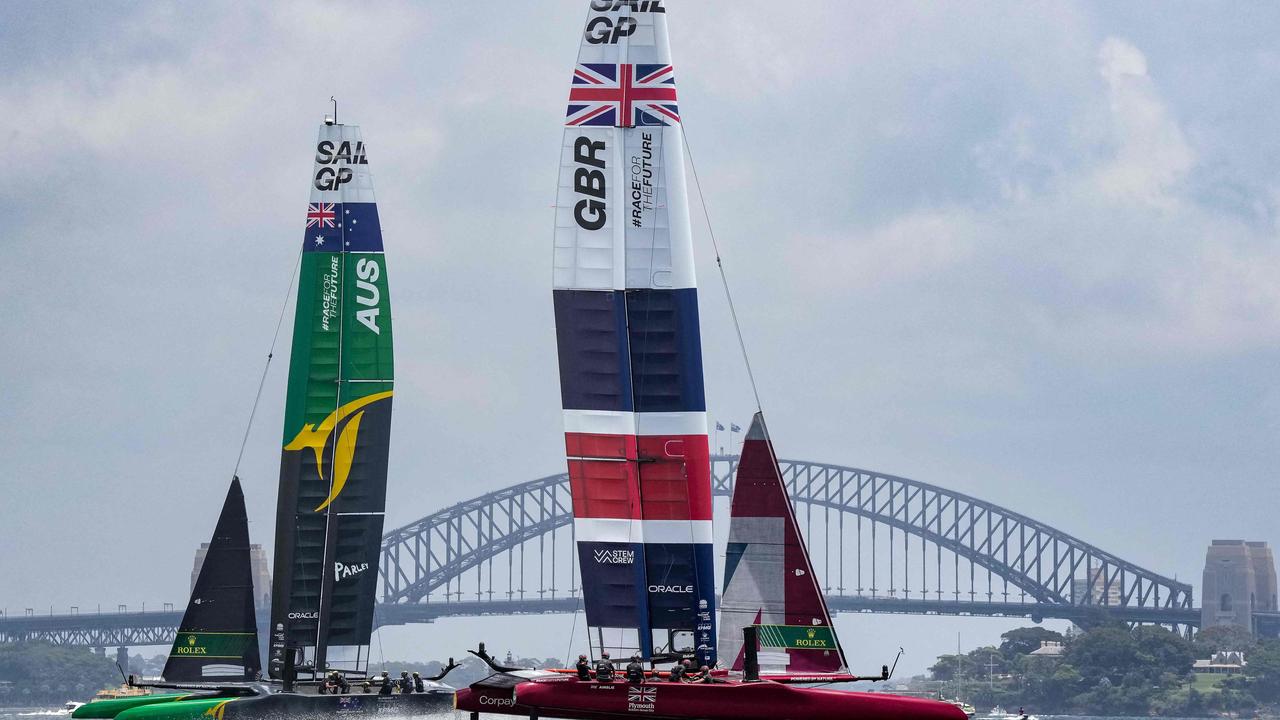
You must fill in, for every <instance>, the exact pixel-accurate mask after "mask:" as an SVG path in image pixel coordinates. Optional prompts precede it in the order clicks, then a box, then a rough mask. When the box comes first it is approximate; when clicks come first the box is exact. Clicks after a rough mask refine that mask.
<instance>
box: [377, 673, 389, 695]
mask: <svg viewBox="0 0 1280 720" xmlns="http://www.w3.org/2000/svg"><path fill="white" fill-rule="evenodd" d="M392 687H393V686H392V684H391V673H389V672H387V671H386V670H383V671H382V687H380V688H378V694H379V695H390V694H391V688H392Z"/></svg>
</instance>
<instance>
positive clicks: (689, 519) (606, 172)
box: [553, 0, 716, 665]
mask: <svg viewBox="0 0 1280 720" xmlns="http://www.w3.org/2000/svg"><path fill="white" fill-rule="evenodd" d="M666 20H667V15H666V9H665V8H664V7H663V5H662V3H661V2H660V0H640V1H632V2H627V1H622V0H592V1H591V2H590V8H589V12H588V16H587V21H586V24H585V26H584V29H583V32H582V37H581V45H580V49H579V52H578V62H577V65H576V66H575V68H574V72H573V77H572V84H571V86H570V92H569V102H568V109H567V112H566V116H565V130H564V140H563V143H562V149H561V165H560V183H559V191H558V192H557V196H556V228H555V242H554V245H555V250H554V272H553V277H554V292H553V297H554V304H555V318H556V340H557V348H558V353H559V362H560V388H561V401H562V407H563V409H564V423H565V450H566V456H567V460H568V467H569V480H570V489H571V493H572V496H573V512H574V533H575V537H576V540H577V546H578V559H579V564H580V567H581V570H582V587H583V601H584V605H585V610H586V615H587V624H588V626H589V627H590V629H591V630H590V632H589V637H590V638H591V644H592V646H593V650H594V651H600V650H609V651H611V652H615V653H620V654H630V653H631V652H639V653H640V654H641V655H642V656H644V657H646V658H655V657H670V656H672V655H674V654H678V653H685V654H688V653H692V654H696V656H697V658H698V661H699V663H700V664H707V665H713V664H714V663H715V658H716V635H715V581H714V565H713V556H712V550H711V469H710V461H709V448H708V446H707V423H706V400H705V397H704V390H703V376H702V348H701V338H700V333H699V328H698V302H697V282H696V279H695V276H694V265H693V246H692V241H691V238H690V229H689V213H688V206H687V198H686V190H685V178H684V147H683V138H682V134H681V132H682V131H681V127H680V115H679V111H678V107H677V104H676V86H675V75H674V71H673V68H672V65H671V55H670V50H669V47H668V41H667V26H666Z"/></svg>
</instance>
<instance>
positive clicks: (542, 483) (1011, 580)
mask: <svg viewBox="0 0 1280 720" xmlns="http://www.w3.org/2000/svg"><path fill="white" fill-rule="evenodd" d="M736 465H737V457H736V456H729V455H718V456H714V457H713V458H712V478H713V484H714V494H715V495H716V496H718V497H727V496H728V495H729V494H730V492H731V490H732V484H733V478H734V476H735V469H736ZM780 466H781V468H782V472H783V477H784V479H785V480H786V482H787V485H788V489H789V490H790V492H791V498H792V502H793V503H794V504H795V506H796V510H797V516H798V519H799V520H800V522H801V524H802V525H804V526H805V531H806V536H807V538H808V543H809V547H810V551H811V554H812V555H813V562H814V566H815V570H817V571H818V572H819V573H820V574H821V575H822V579H823V580H824V583H825V590H826V592H827V595H828V598H829V601H830V604H831V606H832V609H833V610H834V611H837V612H839V611H844V612H900V613H926V614H962V615H997V616H999V615H1007V616H1025V617H1031V618H1032V619H1034V620H1036V621H1039V620H1040V619H1042V618H1046V617H1054V618H1065V619H1070V620H1073V621H1076V622H1078V623H1081V624H1088V623H1091V622H1095V621H1097V620H1101V619H1103V618H1113V619H1119V620H1124V621H1128V622H1152V623H1160V624H1165V625H1170V626H1173V627H1175V628H1178V629H1183V630H1187V629H1189V628H1190V627H1191V626H1194V625H1198V624H1199V618H1200V615H1199V610H1198V609H1196V608H1195V607H1194V606H1193V603H1192V588H1191V586H1190V585H1188V584H1186V583H1182V582H1178V581H1177V580H1173V579H1170V578H1168V577H1165V576H1163V575H1160V574H1158V573H1155V572H1152V571H1150V570H1147V569H1145V568H1142V567H1139V566H1138V565H1135V564H1134V563H1131V562H1128V561H1125V560H1123V559H1121V558H1120V557H1118V556H1116V555H1114V554H1112V553H1108V552H1106V551H1104V550H1101V549H1099V548H1097V547H1095V546H1093V545H1090V544H1089V543H1086V542H1084V541H1082V540H1080V539H1078V538H1075V537H1073V536H1071V535H1069V534H1067V533H1064V532H1061V531H1059V530H1055V529H1054V528H1052V527H1049V526H1048V525H1046V524H1044V523H1041V522H1038V521H1036V520H1033V519H1031V518H1029V517H1027V516H1025V515H1021V514H1019V513H1015V512H1013V511H1011V510H1007V509H1005V508H1002V507H1000V506H998V505H995V504H994V503H990V502H986V501H983V500H979V499H977V498H974V497H971V496H968V495H965V494H962V493H958V492H953V491H950V490H946V489H943V488H940V487H937V486H935V485H930V484H927V483H923V482H919V481H917V480H910V479H907V478H902V477H896V476H893V475H885V474H882V473H876V472H872V471H868V470H860V469H857V468H850V467H842V466H838V465H830V464H823V463H813V462H805V461H800V460H782V461H780ZM379 569H380V573H381V579H382V588H383V589H382V594H383V597H382V603H380V606H379V612H378V615H379V622H380V623H381V624H398V623H402V622H422V621H430V620H431V619H434V618H436V617H442V616H446V615H477V614H511V613H536V612H572V611H574V610H575V609H578V607H579V605H578V603H577V598H578V597H579V590H580V589H579V588H578V587H577V577H576V573H577V563H576V559H575V554H574V552H573V548H572V504H571V502H570V498H569V483H568V476H567V475H566V474H563V473H562V474H559V475H550V476H547V477H543V478H539V479H537V480H532V481H529V482H525V483H521V484H519V485H514V486H512V487H509V488H506V489H503V490H499V491H497V492H492V493H488V494H485V495H481V496H479V497H477V498H474V499H472V500H468V501H466V502H462V503H459V504H457V505H454V506H452V507H449V508H446V509H444V510H440V511H439V512H436V513H434V514H432V515H429V516H427V517H424V518H422V519H420V520H418V521H416V522H413V523H410V524H408V525H405V526H404V527H401V528H397V529H395V530H392V531H391V532H389V533H387V534H386V535H385V537H384V538H383V546H382V558H381V562H380V564H379Z"/></svg>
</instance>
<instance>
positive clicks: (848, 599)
mask: <svg viewBox="0 0 1280 720" xmlns="http://www.w3.org/2000/svg"><path fill="white" fill-rule="evenodd" d="M828 602H829V605H830V607H831V611H832V612H833V613H837V614H839V613H895V614H916V615H958V616H983V617H1011V618H1012V617H1021V618H1030V619H1032V620H1034V621H1036V622H1039V621H1040V620H1043V619H1045V618H1057V619H1063V620H1070V621H1072V622H1076V623H1081V624H1088V623H1090V622H1092V621H1097V620H1100V619H1102V618H1104V617H1105V618H1107V619H1114V620H1121V621H1124V622H1132V623H1158V624H1161V625H1180V626H1196V625H1199V623H1200V610H1199V608H1141V607H1132V608H1109V609H1104V608H1103V607H1101V606H1096V605H1095V606H1070V605H1044V604H1041V603H1026V602H995V601H992V602H984V601H973V602H969V601H960V602H955V601H950V600H912V599H903V598H891V597H875V598H873V597H870V596H856V595H843V596H832V597H831V598H829V600H828ZM578 609H579V599H578V598H576V597H565V598H554V599H544V600H534V599H530V600H479V601H462V602H432V603H414V604H406V603H399V604H396V603H378V605H377V609H376V612H375V624H376V625H377V626H390V625H407V624H412V623H430V622H433V621H435V620H438V619H441V618H449V617H477V616H485V615H530V614H548V613H571V612H574V611H576V610H578ZM267 619H268V618H267V614H266V612H265V611H262V612H259V616H258V626H259V631H260V632H262V633H265V632H266V626H267ZM181 620H182V613H181V612H179V611H173V610H169V611H155V610H153V611H148V612H124V613H100V614H99V613H82V614H75V615H30V616H26V615H24V616H18V617H12V616H11V617H0V643H15V642H32V641H44V642H50V643H53V644H55V645H65V646H75V647H89V648H107V647H141V646H165V645H169V644H170V643H172V642H173V636H174V634H175V633H176V632H177V629H178V623H179V622H180V621H181Z"/></svg>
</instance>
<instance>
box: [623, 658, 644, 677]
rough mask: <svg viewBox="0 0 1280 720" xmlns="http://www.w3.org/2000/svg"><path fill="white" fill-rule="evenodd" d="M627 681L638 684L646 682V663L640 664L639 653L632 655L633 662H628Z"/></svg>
mask: <svg viewBox="0 0 1280 720" xmlns="http://www.w3.org/2000/svg"><path fill="white" fill-rule="evenodd" d="M627 682H632V683H637V684H638V683H643V682H644V665H641V664H640V654H639V653H636V654H634V655H632V656H631V662H629V663H627Z"/></svg>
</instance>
